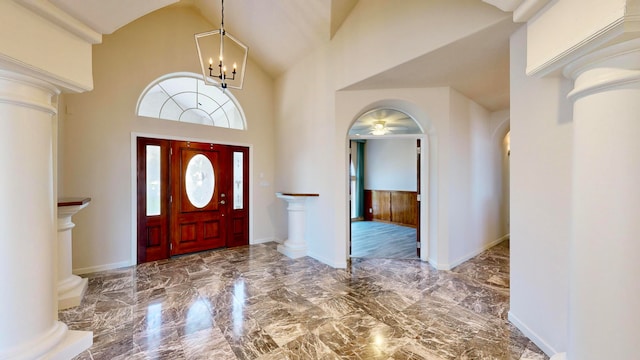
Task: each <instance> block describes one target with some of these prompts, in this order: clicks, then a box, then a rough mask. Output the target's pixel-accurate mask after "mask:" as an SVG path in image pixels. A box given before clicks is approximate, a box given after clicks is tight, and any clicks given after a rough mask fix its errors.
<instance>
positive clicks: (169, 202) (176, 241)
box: [138, 138, 249, 263]
mask: <svg viewBox="0 0 640 360" xmlns="http://www.w3.org/2000/svg"><path fill="white" fill-rule="evenodd" d="M150 151H153V153H150ZM155 153H159V154H160V155H154V154H155ZM150 154H151V156H150ZM248 166H249V161H248V148H245V147H238V146H227V145H219V144H210V143H197V142H189V141H168V140H157V139H148V138H138V263H142V262H146V261H153V260H159V259H163V258H168V257H169V256H173V255H180V254H186V253H191V252H196V251H203V250H210V249H215V248H220V247H225V246H227V247H230V246H239V245H247V244H248V243H249V221H248V220H249V216H248V214H249V212H248V191H249V186H248ZM158 169H160V170H158ZM153 174H157V175H153ZM150 189H151V190H150ZM153 198H158V199H157V200H153ZM149 199H151V200H149ZM150 207H151V211H150V209H149V208H150Z"/></svg>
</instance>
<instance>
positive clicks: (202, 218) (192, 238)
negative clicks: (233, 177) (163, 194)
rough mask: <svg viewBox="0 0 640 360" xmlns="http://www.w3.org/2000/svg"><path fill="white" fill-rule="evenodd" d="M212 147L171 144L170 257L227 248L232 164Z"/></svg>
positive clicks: (222, 150) (221, 151)
mask: <svg viewBox="0 0 640 360" xmlns="http://www.w3.org/2000/svg"><path fill="white" fill-rule="evenodd" d="M224 150H225V149H224V148H222V147H221V146H215V145H213V144H203V143H192V142H189V141H173V142H172V144H171V198H170V199H171V202H172V203H173V204H172V206H171V255H179V254H186V253H191V252H195V251H202V250H210V249H215V248H219V247H223V246H225V243H226V226H225V224H226V222H225V220H226V219H225V218H224V217H225V215H226V211H227V194H231V189H230V188H229V176H228V173H229V168H230V167H229V164H227V163H226V162H228V161H227V159H226V157H225V156H224V154H223V152H224Z"/></svg>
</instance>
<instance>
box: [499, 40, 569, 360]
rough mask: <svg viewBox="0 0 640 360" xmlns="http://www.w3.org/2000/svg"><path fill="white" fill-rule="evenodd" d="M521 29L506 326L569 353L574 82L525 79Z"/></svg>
mask: <svg viewBox="0 0 640 360" xmlns="http://www.w3.org/2000/svg"><path fill="white" fill-rule="evenodd" d="M526 49H527V40H526V29H520V30H518V31H517V32H516V33H515V34H514V35H512V38H511V179H510V182H511V199H510V200H511V299H510V312H509V319H510V320H511V321H513V322H514V323H515V324H516V325H517V326H518V328H520V329H521V330H523V332H525V335H527V336H528V337H530V338H531V339H533V340H534V341H536V344H537V345H538V346H539V347H540V348H542V349H543V350H544V351H545V352H546V353H547V354H555V353H556V352H559V351H564V350H565V349H566V348H567V345H568V344H567V321H568V313H567V311H568V297H569V290H568V286H569V244H570V238H571V213H572V211H571V193H572V188H571V181H572V176H571V171H572V146H573V135H572V134H573V123H572V118H573V114H572V105H571V103H570V102H569V101H568V100H566V95H567V94H568V92H569V91H570V90H571V82H570V81H569V80H566V79H564V78H545V79H537V78H532V77H528V76H526V74H525V66H526Z"/></svg>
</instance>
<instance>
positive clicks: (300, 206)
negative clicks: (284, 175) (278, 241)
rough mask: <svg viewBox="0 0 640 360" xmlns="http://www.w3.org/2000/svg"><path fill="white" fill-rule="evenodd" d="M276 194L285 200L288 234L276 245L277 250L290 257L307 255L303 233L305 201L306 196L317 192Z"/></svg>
mask: <svg viewBox="0 0 640 360" xmlns="http://www.w3.org/2000/svg"><path fill="white" fill-rule="evenodd" d="M276 196H277V197H278V198H280V199H283V200H285V201H286V202H287V211H288V213H289V226H288V229H289V234H288V238H287V240H285V241H284V244H282V245H278V251H279V252H281V253H283V254H285V255H287V256H288V257H290V258H292V259H296V258H299V257H303V256H306V255H307V243H306V241H305V239H304V233H305V218H306V213H305V202H306V200H307V198H308V197H316V196H318V194H296V193H276Z"/></svg>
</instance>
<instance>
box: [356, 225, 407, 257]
mask: <svg viewBox="0 0 640 360" xmlns="http://www.w3.org/2000/svg"><path fill="white" fill-rule="evenodd" d="M351 257H363V258H375V259H417V258H418V256H417V254H416V229H415V228H411V227H407V226H399V225H394V224H387V223H382V222H377V221H354V222H352V223H351Z"/></svg>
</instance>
